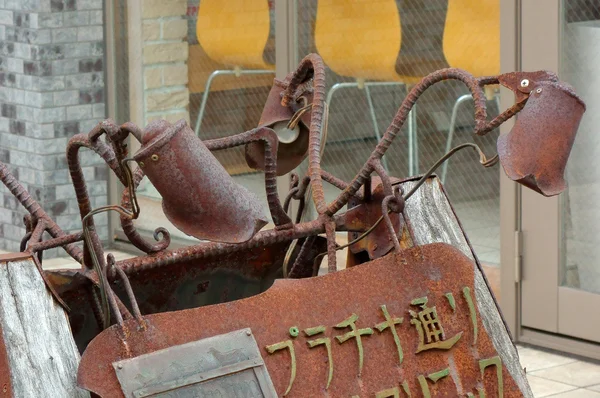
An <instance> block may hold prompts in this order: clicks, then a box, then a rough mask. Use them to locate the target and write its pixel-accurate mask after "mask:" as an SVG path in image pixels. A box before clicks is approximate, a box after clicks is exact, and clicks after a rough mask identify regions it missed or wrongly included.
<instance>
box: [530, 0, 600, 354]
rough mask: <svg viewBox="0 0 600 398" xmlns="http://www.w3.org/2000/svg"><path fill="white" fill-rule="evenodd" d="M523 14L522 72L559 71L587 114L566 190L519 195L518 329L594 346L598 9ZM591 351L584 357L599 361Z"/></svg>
mask: <svg viewBox="0 0 600 398" xmlns="http://www.w3.org/2000/svg"><path fill="white" fill-rule="evenodd" d="M542 3H543V6H542ZM522 15H523V18H522V21H523V27H522V35H523V36H522V69H523V70H536V69H549V70H554V71H558V72H559V75H560V78H561V80H563V81H566V82H568V83H570V84H571V85H572V86H573V87H574V88H575V91H576V92H577V93H578V94H579V95H580V96H581V97H582V98H583V100H584V101H585V102H586V105H587V111H586V113H585V114H584V116H583V119H582V121H581V124H580V126H579V132H578V134H577V137H576V139H575V144H574V146H573V149H572V152H571V157H570V160H569V163H568V166H567V171H566V178H567V182H568V185H569V188H568V190H567V191H566V192H564V193H563V194H561V195H560V197H558V198H552V199H547V198H543V197H541V196H539V195H537V194H535V193H531V192H525V190H523V192H522V233H523V274H522V278H523V279H522V290H521V293H522V297H521V298H522V300H521V309H522V318H521V324H522V327H523V328H524V330H525V331H527V329H531V330H534V331H541V332H544V333H546V334H547V336H552V335H554V336H568V337H569V338H576V339H582V340H587V341H591V342H600V334H599V333H598V329H599V327H600V313H599V312H598V311H597V310H596V309H597V308H598V307H599V306H600V234H598V232H599V230H600V206H599V205H598V204H597V203H600V202H599V201H598V199H597V196H596V194H599V193H600V167H599V165H598V160H597V159H598V155H599V154H600V136H599V135H598V133H599V131H598V129H600V127H598V126H600V119H599V118H600V116H599V115H600V73H599V72H600V63H599V62H598V60H599V59H600V47H598V43H599V42H600V4H599V3H598V2H592V1H583V0H577V1H573V0H564V1H559V0H553V1H545V0H544V1H531V2H530V1H527V2H523V4H522ZM542 21H544V22H542ZM548 21H550V22H552V21H556V23H548ZM541 340H544V338H543V337H541ZM596 349H597V346H596ZM593 350H594V349H593V347H592V349H591V350H590V351H588V352H586V355H593V356H597V355H598V353H594V352H593Z"/></svg>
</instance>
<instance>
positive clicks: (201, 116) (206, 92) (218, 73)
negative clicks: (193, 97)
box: [194, 69, 275, 136]
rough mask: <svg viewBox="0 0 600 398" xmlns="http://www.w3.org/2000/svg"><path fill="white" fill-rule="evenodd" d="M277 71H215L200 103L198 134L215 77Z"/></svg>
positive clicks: (197, 120) (197, 121)
mask: <svg viewBox="0 0 600 398" xmlns="http://www.w3.org/2000/svg"><path fill="white" fill-rule="evenodd" d="M274 73H275V72H274V71H272V70H269V69H234V70H229V69H218V70H215V71H213V73H211V74H210V76H209V77H208V79H207V80H206V85H205V87H204V93H203V94H202V102H201V103H200V111H199V112H198V118H197V119H196V128H195V129H194V131H195V132H196V135H197V136H198V135H200V127H201V126H202V119H204V112H205V111H206V103H207V102H208V94H209V92H210V86H211V84H212V82H213V80H214V78H215V77H217V76H219V75H235V76H237V77H239V76H241V75H263V74H274Z"/></svg>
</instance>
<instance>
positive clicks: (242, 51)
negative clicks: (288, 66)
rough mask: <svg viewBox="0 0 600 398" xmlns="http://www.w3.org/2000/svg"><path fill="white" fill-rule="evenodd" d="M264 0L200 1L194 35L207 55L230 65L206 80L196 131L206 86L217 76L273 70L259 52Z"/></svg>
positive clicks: (266, 18) (264, 35) (265, 23)
mask: <svg viewBox="0 0 600 398" xmlns="http://www.w3.org/2000/svg"><path fill="white" fill-rule="evenodd" d="M269 29H270V15H269V3H268V0H227V1H223V0H201V1H200V7H199V10H198V22H197V24H196V36H197V37H198V42H199V43H200V46H201V47H202V49H203V50H204V52H206V54H207V55H208V57H209V58H211V59H212V60H214V61H216V62H219V63H221V64H225V65H228V66H230V67H231V69H219V70H215V71H213V72H212V73H211V74H210V76H209V77H208V79H207V81H206V86H205V88H204V93H203V96H202V102H201V104H200V111H199V113H198V119H197V121H196V128H195V131H196V134H197V135H198V134H199V133H200V127H201V125H202V119H203V117H204V111H205V109H206V102H207V101H208V94H209V92H210V86H211V84H212V81H213V79H214V78H215V77H217V76H219V75H235V76H236V77H239V76H241V75H256V74H265V73H273V74H274V73H275V71H274V69H275V66H274V65H272V64H269V63H267V62H265V60H264V58H263V53H264V49H265V46H266V44H267V40H268V39H269Z"/></svg>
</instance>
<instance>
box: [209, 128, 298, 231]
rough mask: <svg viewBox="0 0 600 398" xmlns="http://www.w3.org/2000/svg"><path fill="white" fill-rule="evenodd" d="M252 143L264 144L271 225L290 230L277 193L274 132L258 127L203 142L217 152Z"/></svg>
mask: <svg viewBox="0 0 600 398" xmlns="http://www.w3.org/2000/svg"><path fill="white" fill-rule="evenodd" d="M254 141H262V142H264V144H265V190H266V193H267V203H268V205H269V211H270V212H271V217H272V218H273V223H274V224H275V226H276V227H277V228H278V229H287V228H292V226H293V223H292V220H291V219H290V217H289V216H288V215H287V213H286V212H285V211H284V210H283V207H282V206H281V201H280V200H279V193H278V192H277V148H278V145H279V139H278V137H277V133H275V131H273V130H272V129H270V128H268V127H259V128H256V129H252V130H249V131H246V132H243V133H240V134H236V135H234V136H231V137H225V138H218V139H214V140H208V141H203V142H204V144H205V145H206V147H207V148H208V149H209V150H211V151H218V150H222V149H227V148H233V147H236V146H240V145H245V144H248V143H250V142H254Z"/></svg>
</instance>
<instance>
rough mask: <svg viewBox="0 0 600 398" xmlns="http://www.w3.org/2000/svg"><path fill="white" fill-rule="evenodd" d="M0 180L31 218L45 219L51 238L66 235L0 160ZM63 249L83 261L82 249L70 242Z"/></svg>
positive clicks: (75, 258)
mask: <svg viewBox="0 0 600 398" xmlns="http://www.w3.org/2000/svg"><path fill="white" fill-rule="evenodd" d="M0 181H2V183H3V184H4V185H5V186H6V188H8V190H9V191H10V193H11V194H12V195H13V196H14V197H15V198H17V200H18V201H19V203H21V206H23V207H24V208H25V210H27V211H28V212H29V214H31V216H32V217H33V218H36V219H38V220H41V219H43V220H45V221H46V229H47V230H48V233H49V234H50V236H52V237H53V238H60V237H63V236H66V235H67V234H66V233H65V232H64V231H63V230H62V229H61V228H60V227H59V226H58V225H57V224H56V222H54V220H52V218H50V216H49V215H48V213H46V212H45V211H44V210H43V209H42V207H41V206H40V204H39V203H38V202H37V201H36V200H34V199H33V198H32V197H31V195H30V194H29V192H27V190H26V189H25V187H23V185H21V183H19V181H17V179H16V178H15V176H14V175H12V174H11V172H10V171H9V170H8V167H7V166H6V165H5V164H4V163H2V162H0ZM64 248H65V251H66V252H67V253H68V254H69V255H70V256H71V257H72V258H73V259H74V260H75V261H77V262H79V263H81V262H82V261H83V251H82V250H81V249H80V248H79V247H77V246H75V245H74V244H72V243H70V244H67V245H65V246H64Z"/></svg>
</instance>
